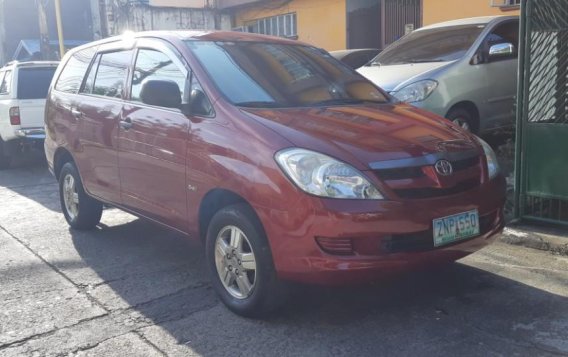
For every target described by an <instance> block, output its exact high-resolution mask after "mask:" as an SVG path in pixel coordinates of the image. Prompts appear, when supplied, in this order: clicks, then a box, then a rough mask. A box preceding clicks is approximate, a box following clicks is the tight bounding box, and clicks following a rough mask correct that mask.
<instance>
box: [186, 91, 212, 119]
mask: <svg viewBox="0 0 568 357" xmlns="http://www.w3.org/2000/svg"><path fill="white" fill-rule="evenodd" d="M189 103H190V111H191V114H192V115H201V116H209V115H211V114H212V113H213V108H212V107H211V102H209V99H207V96H206V95H205V93H203V91H201V90H199V89H192V90H191V93H190V95H189Z"/></svg>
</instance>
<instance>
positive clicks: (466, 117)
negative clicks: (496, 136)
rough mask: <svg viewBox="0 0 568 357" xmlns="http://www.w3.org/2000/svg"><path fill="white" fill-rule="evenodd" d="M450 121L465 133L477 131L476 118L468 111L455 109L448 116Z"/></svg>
mask: <svg viewBox="0 0 568 357" xmlns="http://www.w3.org/2000/svg"><path fill="white" fill-rule="evenodd" d="M447 118H448V120H450V121H451V122H452V123H454V124H456V125H458V126H459V127H461V128H462V129H463V130H465V131H470V132H472V133H475V132H476V131H477V125H476V124H477V123H476V121H475V118H474V116H473V115H472V114H471V113H470V112H469V111H468V110H466V109H463V108H455V109H452V110H450V112H449V113H448V115H447Z"/></svg>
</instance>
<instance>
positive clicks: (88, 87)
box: [81, 55, 101, 93]
mask: <svg viewBox="0 0 568 357" xmlns="http://www.w3.org/2000/svg"><path fill="white" fill-rule="evenodd" d="M100 60H101V55H97V58H95V60H94V61H93V64H92V65H91V69H90V70H89V74H88V75H87V78H85V84H84V85H83V88H82V89H81V93H93V88H94V84H95V76H96V75H97V69H98V68H99V62H100Z"/></svg>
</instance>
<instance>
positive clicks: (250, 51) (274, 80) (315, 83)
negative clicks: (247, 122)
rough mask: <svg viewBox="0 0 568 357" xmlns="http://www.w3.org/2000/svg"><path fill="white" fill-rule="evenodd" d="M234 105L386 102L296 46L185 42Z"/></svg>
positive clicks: (327, 59)
mask: <svg viewBox="0 0 568 357" xmlns="http://www.w3.org/2000/svg"><path fill="white" fill-rule="evenodd" d="M187 44H188V46H189V47H190V49H191V50H192V51H193V53H194V54H195V56H196V57H197V58H198V59H199V61H200V62H201V64H202V65H203V66H204V67H205V68H206V70H207V72H208V73H209V75H210V77H211V79H212V80H213V81H214V82H215V84H216V85H217V87H218V88H219V89H220V90H221V92H223V94H224V95H225V96H226V97H227V98H228V99H229V100H230V101H231V102H233V103H234V104H236V105H241V106H256V107H295V106H311V105H333V104H338V105H339V104H356V103H360V102H361V101H374V102H386V101H387V99H386V97H385V96H384V95H383V94H382V92H381V91H380V90H379V89H377V87H375V86H374V85H372V84H371V83H370V82H369V81H367V80H366V79H364V78H363V77H362V76H360V75H359V74H357V73H356V72H355V71H353V70H351V69H349V68H347V67H346V66H343V65H341V64H339V63H337V61H335V60H334V59H333V58H332V57H331V56H330V55H329V54H327V53H324V52H322V51H320V50H318V49H316V48H313V47H308V46H301V45H282V44H274V43H260V42H206V41H188V42H187Z"/></svg>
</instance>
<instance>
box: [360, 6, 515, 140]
mask: <svg viewBox="0 0 568 357" xmlns="http://www.w3.org/2000/svg"><path fill="white" fill-rule="evenodd" d="M518 43H519V19H518V17H514V16H493V17H477V18H469V19H462V20H455V21H450V22H444V23H439V24H435V25H430V26H426V27H423V28H421V29H418V30H416V31H414V32H412V33H410V34H409V35H407V36H405V37H403V38H401V39H400V40H399V41H397V42H395V43H393V44H392V45H390V46H389V47H387V48H386V49H385V50H384V51H383V52H382V53H380V54H379V55H378V56H377V57H375V58H374V59H373V60H372V61H371V62H369V63H368V64H367V65H365V66H364V67H361V68H360V69H359V70H358V71H359V72H360V73H361V74H362V75H364V76H365V77H367V78H369V79H370V80H371V81H373V82H374V83H375V84H377V85H379V86H380V87H382V88H383V89H385V90H387V91H388V92H390V94H392V95H393V96H395V97H396V98H398V99H399V100H401V101H404V102H408V103H412V104H413V105H415V106H417V107H420V108H423V109H427V110H429V111H431V112H434V113H436V114H438V115H440V116H443V117H446V118H448V119H450V120H451V121H453V122H454V123H456V124H458V125H460V126H461V127H463V128H464V129H468V130H471V131H473V132H475V133H481V132H487V131H492V130H495V129H498V128H503V127H508V126H511V125H513V123H514V117H515V111H514V108H515V106H514V101H515V95H516V87H517V56H518Z"/></svg>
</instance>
